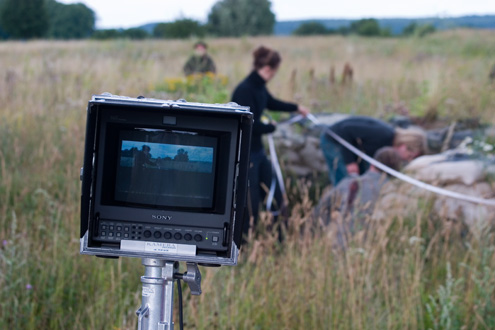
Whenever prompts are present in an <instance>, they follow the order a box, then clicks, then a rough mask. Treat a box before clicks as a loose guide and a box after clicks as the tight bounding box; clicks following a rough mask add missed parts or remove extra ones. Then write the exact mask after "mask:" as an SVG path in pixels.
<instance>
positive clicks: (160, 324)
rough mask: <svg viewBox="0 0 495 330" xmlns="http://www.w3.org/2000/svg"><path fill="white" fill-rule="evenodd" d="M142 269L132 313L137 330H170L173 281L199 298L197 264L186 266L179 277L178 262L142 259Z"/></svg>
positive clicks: (171, 324) (199, 286)
mask: <svg viewBox="0 0 495 330" xmlns="http://www.w3.org/2000/svg"><path fill="white" fill-rule="evenodd" d="M142 264H143V265H144V267H145V271H144V276H141V282H142V283H143V291H142V303H141V307H140V308H139V309H138V310H137V311H136V314H137V316H138V330H174V322H173V321H172V317H173V310H174V281H175V280H176V279H183V280H184V281H185V282H186V283H187V284H188V286H189V288H190V289H191V293H192V294H193V295H200V294H201V273H200V272H199V268H198V264H196V263H192V262H187V263H186V265H187V271H186V273H184V274H179V273H178V270H179V262H178V261H175V262H174V261H166V260H161V259H152V258H143V259H142Z"/></svg>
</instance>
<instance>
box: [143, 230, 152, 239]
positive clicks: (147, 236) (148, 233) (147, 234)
mask: <svg viewBox="0 0 495 330" xmlns="http://www.w3.org/2000/svg"><path fill="white" fill-rule="evenodd" d="M143 235H144V237H146V238H150V237H151V231H149V230H145V231H144V233H143Z"/></svg>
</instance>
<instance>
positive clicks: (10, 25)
mask: <svg viewBox="0 0 495 330" xmlns="http://www.w3.org/2000/svg"><path fill="white" fill-rule="evenodd" d="M0 21H1V22H2V28H3V30H4V31H5V33H7V34H8V35H9V37H11V38H15V39H31V38H40V37H42V36H44V35H45V32H46V31H47V29H48V14H47V10H46V6H45V0H4V1H3V4H2V7H1V9H0Z"/></svg>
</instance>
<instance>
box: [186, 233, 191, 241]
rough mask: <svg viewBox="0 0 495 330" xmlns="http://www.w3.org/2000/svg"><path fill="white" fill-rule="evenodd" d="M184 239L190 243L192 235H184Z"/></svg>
mask: <svg viewBox="0 0 495 330" xmlns="http://www.w3.org/2000/svg"><path fill="white" fill-rule="evenodd" d="M184 239H185V240H186V241H190V240H192V235H191V234H185V235H184Z"/></svg>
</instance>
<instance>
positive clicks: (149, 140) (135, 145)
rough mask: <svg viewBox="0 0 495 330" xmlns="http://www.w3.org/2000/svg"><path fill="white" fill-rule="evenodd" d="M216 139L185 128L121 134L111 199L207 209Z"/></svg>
mask: <svg viewBox="0 0 495 330" xmlns="http://www.w3.org/2000/svg"><path fill="white" fill-rule="evenodd" d="M216 145H217V139H216V138H215V137H210V136H201V135H193V134H188V133H184V132H162V131H148V130H133V131H123V132H121V138H120V140H119V152H118V155H119V156H118V160H117V170H116V182H115V200H116V201H120V202H125V203H132V204H143V205H146V206H156V207H159V206H163V207H172V208H173V207H180V208H205V209H208V208H212V207H213V201H214V188H215V187H214V185H215V156H216V147H217V146H216Z"/></svg>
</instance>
